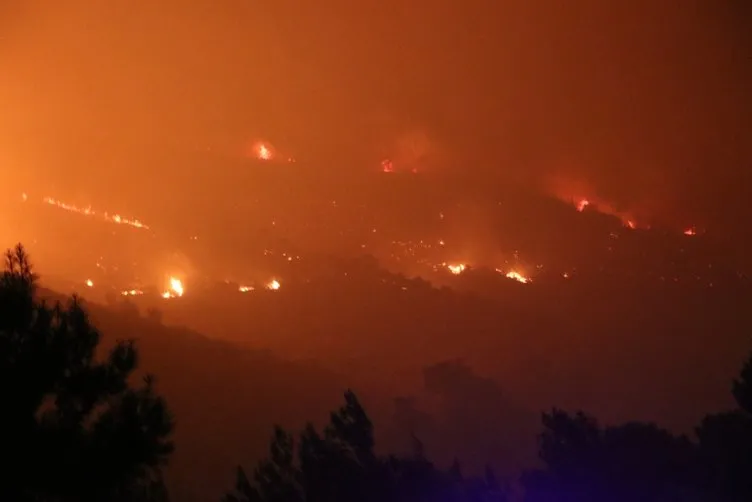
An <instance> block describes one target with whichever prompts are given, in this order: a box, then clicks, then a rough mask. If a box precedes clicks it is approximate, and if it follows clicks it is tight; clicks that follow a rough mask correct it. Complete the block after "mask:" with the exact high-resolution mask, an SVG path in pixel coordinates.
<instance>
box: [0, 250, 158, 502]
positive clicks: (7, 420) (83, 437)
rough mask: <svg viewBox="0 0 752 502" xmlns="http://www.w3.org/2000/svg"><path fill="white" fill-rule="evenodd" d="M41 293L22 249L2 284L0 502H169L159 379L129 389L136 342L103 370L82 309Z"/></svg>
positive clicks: (10, 259) (10, 260)
mask: <svg viewBox="0 0 752 502" xmlns="http://www.w3.org/2000/svg"><path fill="white" fill-rule="evenodd" d="M36 285H37V277H36V275H35V274H34V273H33V270H32V266H31V262H30V261H29V257H28V255H27V254H26V251H25V250H24V248H23V247H22V246H21V245H20V244H19V245H18V246H17V247H16V248H15V249H14V250H12V251H8V252H7V253H6V263H5V270H4V272H3V273H2V275H0V396H1V399H2V413H0V436H1V437H0V445H1V446H0V456H2V457H3V458H2V465H3V469H2V470H0V500H13V501H25V500H29V501H31V500H35V501H36V500H54V501H101V500H109V501H120V500H123V501H124V500H165V499H166V493H165V490H164V484H163V482H162V471H161V467H162V466H163V465H164V464H165V462H166V460H167V457H168V455H169V454H170V453H171V452H172V449H173V445H172V443H171V441H170V440H169V436H170V434H171V432H172V429H173V422H172V419H171V417H170V414H169V412H168V410H167V406H166V404H165V402H164V400H163V399H162V398H161V397H160V396H158V395H157V394H156V393H155V391H154V381H153V379H152V378H151V377H147V378H146V379H145V381H144V382H143V385H141V386H139V387H135V388H134V387H131V386H129V382H128V380H129V377H130V376H131V374H132V372H133V370H134V369H135V368H136V365H137V362H138V353H137V351H136V348H135V346H134V344H133V342H131V341H127V342H120V343H118V344H117V345H116V346H115V348H114V349H113V350H112V351H111V352H110V354H109V355H107V357H105V358H104V359H103V360H99V359H98V358H97V357H96V354H95V352H96V349H97V345H98V344H99V341H100V334H99V332H98V331H97V330H96V328H94V327H93V326H92V325H91V323H90V322H89V319H88V317H87V314H86V312H85V311H84V309H83V308H82V306H81V303H80V301H79V300H78V299H77V298H75V297H74V298H73V299H72V300H71V301H70V303H69V304H68V305H66V306H63V305H61V304H59V303H58V304H55V305H47V304H46V303H45V302H41V301H38V300H37V299H36V296H35V293H36V287H37V286H36Z"/></svg>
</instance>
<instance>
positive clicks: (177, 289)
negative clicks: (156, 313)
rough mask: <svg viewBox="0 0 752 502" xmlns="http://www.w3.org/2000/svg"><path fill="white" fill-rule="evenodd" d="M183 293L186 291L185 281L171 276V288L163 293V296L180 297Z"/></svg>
mask: <svg viewBox="0 0 752 502" xmlns="http://www.w3.org/2000/svg"><path fill="white" fill-rule="evenodd" d="M183 293H185V289H184V288H183V281H181V280H180V279H178V278H176V277H170V283H169V288H168V289H167V290H165V292H164V293H162V298H176V297H178V298H179V297H181V296H183Z"/></svg>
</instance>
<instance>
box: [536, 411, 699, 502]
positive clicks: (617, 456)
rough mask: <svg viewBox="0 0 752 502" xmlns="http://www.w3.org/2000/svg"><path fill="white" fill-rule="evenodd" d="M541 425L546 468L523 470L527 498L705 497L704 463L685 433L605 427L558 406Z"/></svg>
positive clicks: (539, 501)
mask: <svg viewBox="0 0 752 502" xmlns="http://www.w3.org/2000/svg"><path fill="white" fill-rule="evenodd" d="M543 425H544V432H543V433H542V434H541V436H540V452H539V455H540V458H541V460H542V461H543V463H544V464H545V469H540V470H533V471H529V472H527V473H525V474H524V475H523V477H522V484H523V487H524V490H525V500H526V501H527V502H543V501H545V502H575V501H576V502H590V501H592V502H596V501H601V500H611V501H624V502H627V501H630V502H631V501H655V502H659V501H694V500H704V499H702V498H701V494H702V489H703V486H704V485H703V481H704V476H703V473H704V471H703V468H702V466H703V463H702V462H701V460H700V454H699V451H698V449H697V447H696V445H694V444H693V443H692V442H691V441H690V440H689V439H688V438H686V437H683V436H679V437H677V436H673V435H672V434H670V433H669V432H667V431H665V430H663V429H660V428H659V427H657V426H655V425H653V424H642V423H627V424H624V425H620V426H615V427H605V428H604V427H601V426H599V425H598V423H597V422H596V421H595V420H594V419H593V418H591V417H589V416H587V415H585V414H584V413H581V412H580V413H576V414H575V415H570V414H568V413H566V412H563V411H561V410H557V409H554V410H553V411H552V412H551V413H547V414H544V415H543Z"/></svg>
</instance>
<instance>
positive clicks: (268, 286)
mask: <svg viewBox="0 0 752 502" xmlns="http://www.w3.org/2000/svg"><path fill="white" fill-rule="evenodd" d="M280 286H281V284H280V283H279V281H278V280H277V279H272V280H271V281H269V282H268V283H266V289H269V290H271V291H277V290H278V289H279V288H280Z"/></svg>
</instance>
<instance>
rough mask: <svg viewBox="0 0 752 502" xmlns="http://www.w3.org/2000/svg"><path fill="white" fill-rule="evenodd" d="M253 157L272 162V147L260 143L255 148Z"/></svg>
mask: <svg viewBox="0 0 752 502" xmlns="http://www.w3.org/2000/svg"><path fill="white" fill-rule="evenodd" d="M253 155H254V156H255V157H256V158H257V159H259V160H272V158H273V157H274V152H273V151H272V147H271V145H269V144H268V143H264V142H263V141H259V142H258V143H256V144H255V145H254V146H253Z"/></svg>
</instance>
